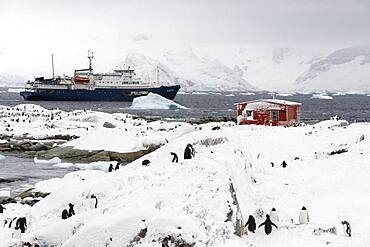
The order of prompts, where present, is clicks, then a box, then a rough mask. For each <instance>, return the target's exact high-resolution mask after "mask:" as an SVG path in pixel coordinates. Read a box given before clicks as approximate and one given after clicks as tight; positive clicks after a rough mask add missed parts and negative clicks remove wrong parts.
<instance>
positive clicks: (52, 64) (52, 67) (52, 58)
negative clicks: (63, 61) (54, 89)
mask: <svg viewBox="0 0 370 247" xmlns="http://www.w3.org/2000/svg"><path fill="white" fill-rule="evenodd" d="M51 69H52V71H53V79H54V78H55V76H54V55H53V54H51Z"/></svg>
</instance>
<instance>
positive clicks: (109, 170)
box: [108, 164, 113, 172]
mask: <svg viewBox="0 0 370 247" xmlns="http://www.w3.org/2000/svg"><path fill="white" fill-rule="evenodd" d="M112 171H113V165H112V164H110V165H109V168H108V172H112Z"/></svg>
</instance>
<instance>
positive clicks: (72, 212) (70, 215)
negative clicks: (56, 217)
mask: <svg viewBox="0 0 370 247" xmlns="http://www.w3.org/2000/svg"><path fill="white" fill-rule="evenodd" d="M68 206H69V209H68V216H69V217H72V215H75V210H74V209H73V207H74V206H75V205H73V204H72V203H69V204H68Z"/></svg>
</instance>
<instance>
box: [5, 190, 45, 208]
mask: <svg viewBox="0 0 370 247" xmlns="http://www.w3.org/2000/svg"><path fill="white" fill-rule="evenodd" d="M49 194H50V193H44V192H41V191H34V189H28V190H26V191H23V192H21V193H19V194H18V195H16V196H14V197H9V198H7V199H5V200H4V201H3V202H2V203H3V204H7V203H17V202H20V203H21V204H28V205H30V206H33V205H34V204H35V203H37V202H39V201H40V200H41V199H42V198H45V197H46V196H48V195H49Z"/></svg>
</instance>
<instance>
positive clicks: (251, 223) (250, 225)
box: [245, 215, 256, 233]
mask: <svg viewBox="0 0 370 247" xmlns="http://www.w3.org/2000/svg"><path fill="white" fill-rule="evenodd" d="M245 227H247V229H248V231H250V232H253V233H254V231H255V230H256V220H255V219H254V217H253V215H249V218H248V221H247V223H245Z"/></svg>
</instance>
